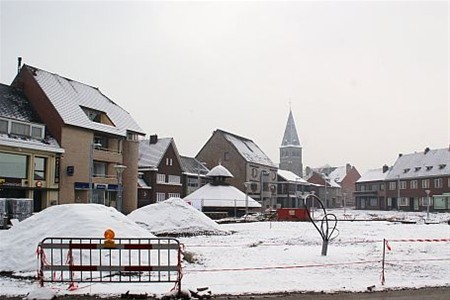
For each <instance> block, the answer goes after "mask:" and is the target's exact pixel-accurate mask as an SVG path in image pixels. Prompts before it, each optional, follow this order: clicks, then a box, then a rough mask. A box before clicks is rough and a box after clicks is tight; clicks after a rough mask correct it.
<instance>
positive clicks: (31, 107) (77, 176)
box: [0, 65, 450, 213]
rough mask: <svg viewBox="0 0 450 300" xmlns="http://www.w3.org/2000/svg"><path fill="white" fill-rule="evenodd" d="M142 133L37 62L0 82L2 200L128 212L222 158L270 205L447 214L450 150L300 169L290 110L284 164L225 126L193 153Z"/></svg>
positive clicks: (193, 181)
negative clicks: (310, 203)
mask: <svg viewBox="0 0 450 300" xmlns="http://www.w3.org/2000/svg"><path fill="white" fill-rule="evenodd" d="M145 135H146V134H145V132H144V131H143V130H142V129H141V128H140V127H139V125H138V124H137V123H136V121H135V120H134V119H133V118H132V116H131V115H130V114H129V113H128V112H127V111H125V110H124V109H123V108H122V107H120V106H119V105H118V104H117V103H116V102H114V101H113V100H111V99H109V98H108V97H107V96H106V95H104V94H103V93H102V92H101V91H100V90H99V89H98V88H95V87H92V86H89V85H86V84H83V83H81V82H77V81H74V80H71V79H68V78H65V77H63V76H60V75H58V74H55V73H51V72H48V71H45V70H42V69H39V68H36V67H33V66H30V65H23V66H19V72H18V74H17V76H16V78H15V79H14V80H13V82H12V83H11V84H10V85H6V84H0V198H30V199H33V203H34V210H35V211H40V210H42V209H44V208H46V207H48V206H51V205H57V204H66V203H101V204H104V205H108V206H113V207H116V208H117V209H118V210H120V211H122V212H124V213H129V212H131V211H133V210H134V209H136V208H138V207H140V206H144V205H147V204H151V203H155V202H159V201H163V200H165V199H168V198H170V197H181V198H183V197H185V196H186V195H188V194H190V193H192V192H193V191H195V190H196V189H198V188H199V187H201V186H202V185H204V184H206V183H208V182H209V181H210V178H209V177H208V176H207V173H208V171H209V170H210V169H212V168H213V167H215V166H217V165H218V164H222V165H223V166H224V167H225V168H227V169H228V170H229V171H230V172H231V174H232V175H233V177H232V178H230V179H229V180H228V181H229V184H231V185H233V186H235V187H236V188H237V189H239V190H241V191H243V192H244V193H245V194H246V195H248V196H249V197H251V198H253V199H255V200H257V201H258V202H260V203H261V204H262V206H263V208H265V209H275V208H285V207H302V206H303V199H304V198H305V196H306V195H308V194H310V193H312V192H314V193H315V194H316V195H318V196H319V197H320V199H322V201H323V202H324V204H325V205H326V206H327V207H342V206H345V207H355V208H358V209H401V210H412V211H420V210H423V209H425V208H429V209H431V210H434V211H448V210H449V198H450V195H449V193H450V151H449V148H444V149H425V150H424V151H423V152H419V153H411V154H404V155H400V156H399V157H398V158H397V161H396V162H395V164H394V165H393V166H390V167H389V166H384V167H383V168H380V169H379V170H370V171H368V172H365V173H363V174H362V176H361V175H360V174H359V172H358V170H357V169H356V167H355V166H352V165H350V164H346V165H345V166H339V167H323V168H311V167H307V168H304V167H303V161H302V154H303V153H302V151H303V149H302V146H301V143H300V140H299V138H298V133H297V129H296V126H295V122H294V118H293V114H292V111H290V112H289V116H288V121H287V125H286V129H285V132H284V136H283V137H282V142H281V146H280V163H279V165H277V164H275V163H273V162H272V161H271V159H270V158H269V157H268V156H267V155H266V154H265V153H264V152H263V151H262V150H261V149H260V148H259V147H258V145H257V144H256V143H255V142H254V141H253V140H251V139H249V138H245V137H242V136H239V135H237V134H234V133H230V132H227V131H224V130H221V129H217V130H215V131H214V132H213V134H212V135H211V137H210V138H209V140H208V141H206V142H205V144H204V145H203V146H202V148H201V149H200V150H199V152H198V153H197V155H196V156H195V157H188V156H183V155H181V154H180V153H179V151H178V149H177V147H176V144H175V139H174V138H171V137H169V138H161V137H158V136H157V135H156V134H152V135H150V136H149V138H145Z"/></svg>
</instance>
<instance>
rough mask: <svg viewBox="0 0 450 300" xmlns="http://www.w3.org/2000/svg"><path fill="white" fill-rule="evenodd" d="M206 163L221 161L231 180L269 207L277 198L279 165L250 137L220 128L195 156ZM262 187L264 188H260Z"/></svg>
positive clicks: (238, 187) (218, 162)
mask: <svg viewBox="0 0 450 300" xmlns="http://www.w3.org/2000/svg"><path fill="white" fill-rule="evenodd" d="M195 158H196V159H197V160H199V161H202V162H206V165H207V166H216V165H218V164H221V165H222V166H224V167H225V168H227V169H228V170H229V171H230V172H231V173H232V174H233V176H234V177H233V178H229V180H228V182H229V183H230V184H231V185H233V186H234V187H236V188H237V189H239V190H241V191H242V192H244V193H245V192H248V195H250V196H251V197H252V198H253V199H255V200H256V201H258V202H259V203H262V204H263V206H264V208H268V207H269V206H270V203H272V201H273V200H274V198H276V181H277V171H278V168H277V166H276V165H275V164H274V163H273V162H272V161H271V160H270V158H269V157H268V156H267V155H266V154H265V153H264V152H263V151H262V150H261V149H260V148H259V147H258V145H256V143H255V142H253V141H252V140H250V139H248V138H244V137H241V136H238V135H236V134H233V133H229V132H226V131H223V130H221V129H217V130H215V131H214V132H213V134H212V136H211V137H210V138H209V140H208V141H207V142H206V144H205V145H204V146H203V147H202V149H201V150H200V151H199V152H198V154H197V155H196V157H195ZM261 187H262V188H261Z"/></svg>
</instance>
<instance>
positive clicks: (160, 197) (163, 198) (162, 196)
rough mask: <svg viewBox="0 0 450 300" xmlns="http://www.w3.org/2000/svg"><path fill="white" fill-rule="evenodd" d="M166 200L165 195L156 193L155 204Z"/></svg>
mask: <svg viewBox="0 0 450 300" xmlns="http://www.w3.org/2000/svg"><path fill="white" fill-rule="evenodd" d="M164 200H166V194H165V193H156V202H161V201H164Z"/></svg>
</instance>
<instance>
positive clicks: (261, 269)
mask: <svg viewBox="0 0 450 300" xmlns="http://www.w3.org/2000/svg"><path fill="white" fill-rule="evenodd" d="M380 261H381V260H366V261H355V262H345V263H334V264H312V265H293V266H272V267H248V268H223V269H205V270H186V269H185V272H186V273H201V272H236V271H263V270H283V269H302V268H323V267H336V266H347V265H362V264H372V263H380Z"/></svg>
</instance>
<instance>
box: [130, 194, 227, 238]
mask: <svg viewBox="0 0 450 300" xmlns="http://www.w3.org/2000/svg"><path fill="white" fill-rule="evenodd" d="M128 217H129V218H130V219H131V220H133V221H134V222H136V223H137V224H139V225H141V226H142V227H144V228H145V229H147V230H148V231H150V232H152V233H153V234H155V235H157V236H161V235H166V236H186V235H189V236H192V235H202V234H206V235H210V234H219V235H223V234H229V232H228V231H226V230H224V229H222V228H220V227H219V225H218V224H217V223H216V222H214V221H213V220H211V219H210V218H208V217H207V216H206V215H205V214H204V213H202V212H200V211H198V210H196V209H195V208H194V207H193V206H191V205H189V204H187V203H186V202H185V201H184V200H182V199H180V198H170V199H168V200H166V201H163V202H159V203H155V204H150V205H147V206H144V207H142V208H139V209H137V210H135V211H133V212H131V213H130V214H129V215H128Z"/></svg>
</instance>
